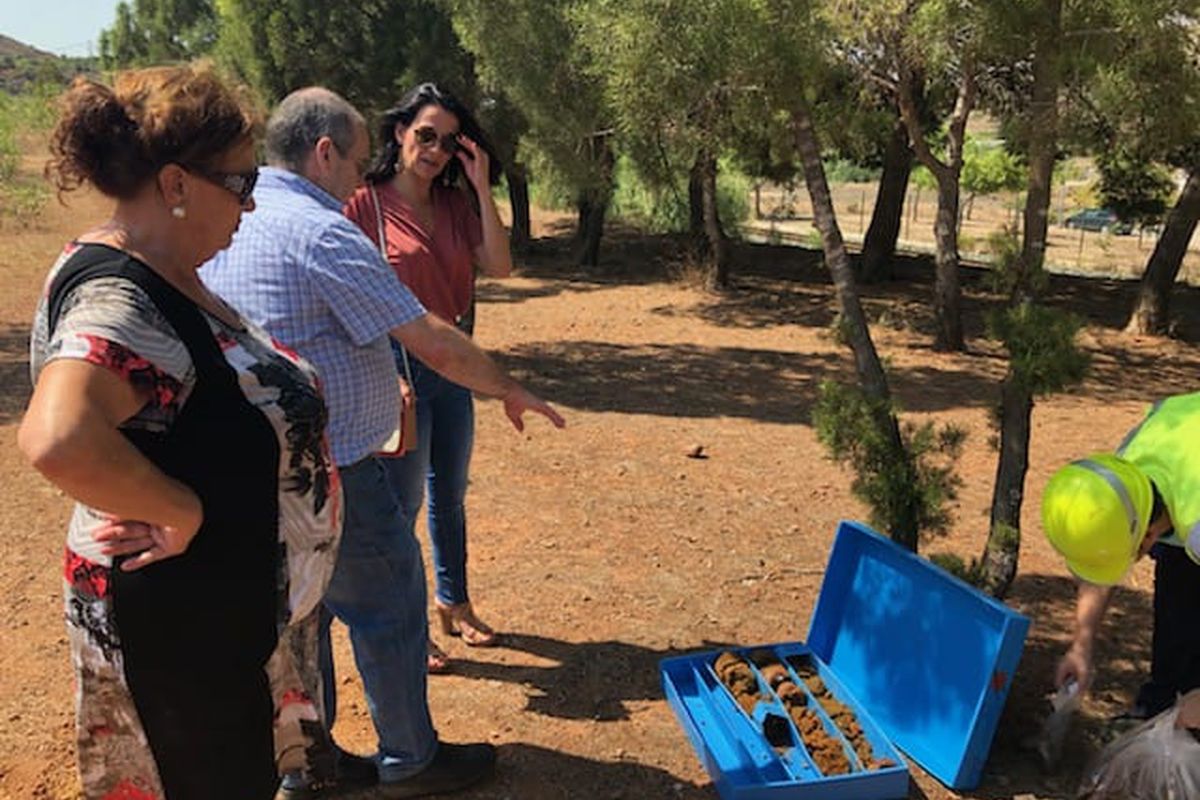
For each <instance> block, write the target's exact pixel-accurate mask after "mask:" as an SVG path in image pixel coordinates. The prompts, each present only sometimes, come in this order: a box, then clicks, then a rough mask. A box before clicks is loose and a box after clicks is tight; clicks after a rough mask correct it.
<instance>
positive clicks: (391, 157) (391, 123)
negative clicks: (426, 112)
mask: <svg viewBox="0 0 1200 800" xmlns="http://www.w3.org/2000/svg"><path fill="white" fill-rule="evenodd" d="M428 105H435V106H438V107H439V108H442V109H444V110H446V111H447V112H449V113H451V114H453V115H454V116H456V117H458V129H459V132H460V133H462V134H463V135H465V136H466V137H467V138H468V139H470V140H472V141H473V142H475V143H476V144H477V145H479V147H480V148H481V149H483V150H484V151H485V152H486V153H487V154H488V158H489V160H490V164H491V169H490V170H489V171H490V172H491V175H490V176H489V179H490V181H491V183H492V184H493V185H495V184H496V183H499V181H500V172H501V165H500V159H499V158H497V156H496V148H495V147H493V146H492V142H491V140H490V139H489V138H488V135H487V134H486V133H485V132H484V130H483V128H482V127H481V126H480V124H479V121H478V120H476V119H475V115H474V114H472V113H471V111H470V110H469V109H468V108H467V107H466V106H465V105H463V104H462V103H461V102H460V101H459V100H458V98H457V97H455V96H454V95H452V94H450V93H449V92H447V91H445V90H443V89H440V88H438V86H437V85H436V84H433V83H422V84H419V85H417V86H414V87H413V88H412V89H409V90H408V91H407V92H405V94H404V96H403V97H401V98H400V102H398V103H396V105H395V106H393V107H392V108H391V109H389V110H388V111H385V112H384V114H383V117H382V118H381V119H380V120H379V127H378V129H377V131H378V133H379V144H380V150H379V153H378V154H377V155H376V156H375V161H374V163H372V164H371V168H370V169H368V170H367V174H366V181H367V183H372V184H379V183H384V182H385V181H389V180H391V179H392V178H393V177H394V176H395V175H396V164H397V162H398V161H399V160H400V143H399V142H397V141H396V128H397V127H403V128H407V127H408V126H409V125H411V124H412V123H413V120H415V119H416V118H417V115H418V114H420V113H421V109H423V108H424V107H425V106H428ZM461 177H462V165H461V164H459V163H458V158H457V157H454V158H451V159H450V161H449V162H447V163H446V167H445V168H444V169H443V170H442V171H441V173H440V174H439V175H438V176H437V178H436V181H435V182H436V183H438V184H441V185H443V186H454V185H456V184H457V183H459V178H461ZM463 183H466V184H467V189H469V190H471V191H472V192H473V191H474V187H472V186H471V185H470V181H465V180H464V181H463Z"/></svg>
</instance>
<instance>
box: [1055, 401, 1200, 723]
mask: <svg viewBox="0 0 1200 800" xmlns="http://www.w3.org/2000/svg"><path fill="white" fill-rule="evenodd" d="M1042 526H1043V530H1044V531H1045V533H1046V537H1047V538H1048V539H1049V540H1050V543H1051V544H1052V545H1053V546H1054V549H1055V550H1057V551H1058V552H1059V554H1060V555H1062V556H1063V557H1064V558H1065V559H1066V562H1067V567H1068V568H1069V569H1070V570H1071V572H1072V573H1074V574H1075V576H1076V577H1078V578H1079V579H1080V585H1079V595H1078V599H1077V602H1076V607H1075V637H1074V641H1073V642H1072V643H1071V647H1070V648H1069V649H1068V650H1067V652H1066V654H1065V655H1064V656H1063V657H1062V659H1061V660H1060V661H1059V663H1058V668H1057V670H1056V673H1055V684H1056V685H1057V686H1063V685H1064V684H1066V683H1067V682H1068V681H1070V680H1072V679H1073V680H1075V681H1076V682H1077V683H1078V686H1079V688H1080V690H1081V691H1086V690H1087V688H1088V687H1089V686H1090V684H1091V682H1092V678H1093V672H1092V656H1093V651H1094V646H1095V641H1096V633H1097V631H1098V630H1099V628H1100V621H1101V620H1102V619H1103V617H1104V612H1105V610H1106V609H1107V608H1108V602H1109V599H1110V598H1111V597H1112V592H1113V587H1114V586H1115V585H1116V584H1118V583H1120V582H1121V581H1122V580H1123V579H1124V578H1125V576H1126V575H1127V574H1128V573H1129V570H1130V569H1131V568H1132V567H1133V564H1134V562H1135V561H1137V560H1138V559H1139V558H1141V557H1142V556H1144V555H1146V554H1147V553H1149V554H1150V555H1151V557H1152V558H1154V560H1155V565H1154V631H1153V641H1152V644H1151V660H1150V680H1149V681H1147V682H1146V683H1145V684H1144V685H1143V686H1142V687H1141V690H1140V691H1139V692H1138V696H1137V701H1136V702H1135V704H1134V706H1133V708H1132V709H1130V710H1129V711H1128V712H1127V713H1126V715H1125V716H1127V717H1132V718H1137V719H1142V718H1148V717H1151V716H1154V715H1156V714H1158V713H1160V712H1161V711H1163V710H1165V709H1167V708H1170V707H1171V706H1172V705H1174V703H1175V700H1176V696H1177V695H1179V694H1182V693H1184V692H1187V691H1188V690H1190V689H1194V688H1197V687H1200V626H1197V625H1196V621H1195V612H1196V609H1197V608H1200V392H1197V393H1193V394H1186V395H1179V396H1176V397H1171V398H1168V399H1166V400H1162V401H1160V402H1158V403H1156V404H1155V405H1154V407H1153V408H1151V409H1150V412H1149V413H1148V414H1147V415H1146V417H1145V419H1143V420H1142V422H1141V423H1140V424H1139V425H1138V426H1137V427H1136V428H1134V429H1133V430H1132V431H1130V432H1129V434H1128V435H1127V436H1126V437H1125V440H1124V442H1122V443H1121V446H1120V447H1118V448H1117V451H1116V453H1115V454H1112V453H1101V454H1096V455H1092V456H1089V457H1087V458H1084V459H1081V460H1078V461H1072V462H1071V463H1070V464H1067V465H1066V466H1065V467H1062V468H1061V469H1059V470H1058V471H1057V472H1056V473H1054V475H1053V476H1052V477H1051V478H1050V481H1049V483H1047V484H1046V489H1045V492H1044V493H1043V495H1042ZM1189 702H1194V703H1196V704H1197V709H1195V710H1197V711H1200V693H1197V695H1196V699H1195V700H1192V699H1191V698H1189Z"/></svg>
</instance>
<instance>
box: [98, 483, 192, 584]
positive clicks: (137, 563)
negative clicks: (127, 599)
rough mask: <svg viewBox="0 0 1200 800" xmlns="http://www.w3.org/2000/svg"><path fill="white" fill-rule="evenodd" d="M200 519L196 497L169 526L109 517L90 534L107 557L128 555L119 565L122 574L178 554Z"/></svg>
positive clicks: (183, 548) (187, 541) (182, 551)
mask: <svg viewBox="0 0 1200 800" xmlns="http://www.w3.org/2000/svg"><path fill="white" fill-rule="evenodd" d="M203 519H204V514H203V511H202V509H201V507H200V501H199V498H197V499H196V502H195V507H194V508H193V509H188V510H187V511H185V512H184V513H183V515H182V516H181V519H180V520H179V521H178V522H177V523H176V524H173V525H156V524H153V523H149V522H143V521H141V520H130V519H117V518H115V517H114V518H110V519H108V520H107V521H105V522H104V524H102V525H101V526H100V527H99V528H97V529H96V530H95V531H93V533H92V538H93V539H95V540H96V541H97V542H99V543H100V544H101V545H102V547H101V550H100V552H102V553H104V554H105V555H108V556H128V555H132V556H133V558H130V559H127V560H126V561H125V562H124V563H123V564H121V569H122V570H124V571H126V572H131V571H133V570H137V569H141V568H142V567H144V566H146V565H148V564H153V563H155V562H158V561H162V560H164V559H167V558H172V557H174V556H178V555H181V554H182V553H184V552H185V551H186V550H187V549H188V545H190V544H191V543H192V539H194V538H195V536H196V533H197V531H199V530H200V523H201V522H202V521H203Z"/></svg>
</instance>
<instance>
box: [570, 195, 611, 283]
mask: <svg viewBox="0 0 1200 800" xmlns="http://www.w3.org/2000/svg"><path fill="white" fill-rule="evenodd" d="M607 213H608V197H607V194H606V193H603V192H597V191H585V192H583V193H581V194H580V196H579V228H578V230H577V231H576V237H575V246H576V249H575V261H576V263H578V264H579V266H581V267H594V266H596V265H597V264H599V263H600V239H601V237H602V236H603V235H604V217H605V215H606V214H607Z"/></svg>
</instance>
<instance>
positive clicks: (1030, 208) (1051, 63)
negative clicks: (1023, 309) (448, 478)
mask: <svg viewBox="0 0 1200 800" xmlns="http://www.w3.org/2000/svg"><path fill="white" fill-rule="evenodd" d="M1043 5H1044V7H1045V11H1046V14H1045V16H1044V18H1043V20H1044V24H1043V25H1042V26H1040V28H1039V33H1038V35H1037V38H1036V39H1035V41H1034V53H1033V98H1032V103H1031V108H1030V125H1029V184H1028V189H1027V190H1026V192H1025V225H1024V230H1023V231H1022V234H1021V235H1022V240H1021V262H1020V270H1021V274H1020V275H1019V276H1018V280H1017V282H1016V288H1017V293H1016V294H1014V296H1013V299H1014V301H1019V300H1020V297H1021V296H1022V295H1023V294H1024V293H1025V292H1026V288H1025V287H1027V286H1028V285H1029V279H1030V277H1031V276H1033V275H1035V274H1037V273H1038V272H1040V271H1041V269H1042V266H1043V264H1044V263H1045V261H1046V232H1047V230H1048V228H1049V226H1050V199H1051V197H1050V194H1051V190H1052V188H1053V187H1052V185H1051V184H1052V181H1053V175H1054V156H1055V155H1056V154H1057V151H1058V84H1059V77H1058V52H1059V38H1060V36H1061V28H1062V0H1046V2H1045V3H1044V4H1043Z"/></svg>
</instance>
